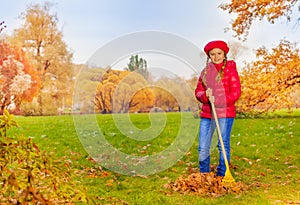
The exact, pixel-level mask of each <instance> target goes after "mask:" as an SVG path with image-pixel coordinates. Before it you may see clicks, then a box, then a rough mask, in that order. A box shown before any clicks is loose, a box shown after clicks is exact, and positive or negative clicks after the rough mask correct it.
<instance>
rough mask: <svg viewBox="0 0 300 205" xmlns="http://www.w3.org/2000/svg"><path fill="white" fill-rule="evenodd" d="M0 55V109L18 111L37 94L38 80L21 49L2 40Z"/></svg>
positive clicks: (0, 42)
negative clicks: (23, 102) (22, 103)
mask: <svg viewBox="0 0 300 205" xmlns="http://www.w3.org/2000/svg"><path fill="white" fill-rule="evenodd" d="M0 53H1V57H0V82H1V84H0V90H1V91H0V99H1V101H0V109H1V111H3V110H4V109H10V110H12V109H13V110H18V108H19V106H20V104H21V102H22V101H31V100H32V98H33V97H34V96H35V95H36V94H37V92H38V89H39V86H40V79H39V77H38V75H37V72H36V71H35V70H34V69H33V68H32V66H31V65H30V63H29V62H28V60H27V59H26V56H25V53H24V52H23V51H22V50H21V49H19V48H16V47H13V46H10V45H8V44H7V43H6V42H5V41H3V40H2V41H0Z"/></svg>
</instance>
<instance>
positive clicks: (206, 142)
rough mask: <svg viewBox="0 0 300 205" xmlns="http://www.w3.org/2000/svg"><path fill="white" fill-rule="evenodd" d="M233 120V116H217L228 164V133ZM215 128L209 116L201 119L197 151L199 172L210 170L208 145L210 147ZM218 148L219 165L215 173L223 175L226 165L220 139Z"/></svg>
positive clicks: (214, 123)
mask: <svg viewBox="0 0 300 205" xmlns="http://www.w3.org/2000/svg"><path fill="white" fill-rule="evenodd" d="M233 121H234V118H219V125H220V130H221V134H222V139H223V142H224V147H225V152H226V156H227V160H228V164H230V133H231V128H232V125H233ZM215 130H216V122H215V120H214V119H210V118H202V119H201V122H200V132H199V146H198V153H199V166H200V172H202V173H207V172H210V147H211V141H212V137H213V134H214V131H215ZM218 139H219V138H218ZM218 149H219V155H220V157H219V165H218V167H217V173H216V175H217V176H224V175H225V171H226V166H225V161H224V156H223V153H222V147H221V144H220V140H218Z"/></svg>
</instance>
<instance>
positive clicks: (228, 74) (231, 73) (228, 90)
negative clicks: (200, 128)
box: [195, 60, 241, 118]
mask: <svg viewBox="0 0 300 205" xmlns="http://www.w3.org/2000/svg"><path fill="white" fill-rule="evenodd" d="M222 65H223V63H221V64H213V63H209V64H208V66H207V68H205V69H207V70H206V86H205V85H204V84H203V79H202V78H203V75H204V72H205V69H204V70H203V71H202V72H201V75H200V77H199V80H198V84H197V87H196V89H195V96H196V98H197V100H199V101H200V102H201V103H202V107H201V113H200V117H203V118H212V111H211V105H210V102H209V100H208V97H207V96H206V92H205V91H206V90H207V88H211V89H212V90H213V96H214V97H215V107H216V112H217V116H218V118H231V117H235V116H236V111H235V105H234V104H235V102H236V101H237V100H238V99H239V97H240V95H241V84H240V79H239V76H238V72H237V70H236V64H235V62H234V61H232V60H229V61H227V63H226V67H225V68H224V70H223V77H222V80H221V81H220V82H218V81H217V80H216V76H217V74H218V71H219V70H220V69H221V68H222Z"/></svg>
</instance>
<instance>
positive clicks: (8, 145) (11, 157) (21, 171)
mask: <svg viewBox="0 0 300 205" xmlns="http://www.w3.org/2000/svg"><path fill="white" fill-rule="evenodd" d="M16 125H17V124H16V122H15V121H14V119H13V115H11V114H9V113H8V111H4V113H3V115H2V116H1V117H0V169H1V172H0V183H1V186H2V187H1V191H0V201H1V202H2V203H7V204H73V203H75V202H88V198H87V195H86V193H85V191H84V188H83V186H82V185H81V183H80V182H79V181H78V180H77V179H78V177H79V173H80V171H79V170H76V169H75V168H72V166H71V165H70V163H68V161H67V160H65V159H56V158H54V157H53V156H50V155H49V154H47V153H45V152H43V151H41V150H40V149H39V148H38V147H37V145H36V144H35V143H34V142H33V141H32V139H31V138H25V137H24V136H18V137H7V136H6V131H7V129H9V128H10V127H11V126H16Z"/></svg>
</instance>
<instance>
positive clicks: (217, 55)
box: [208, 48, 225, 64]
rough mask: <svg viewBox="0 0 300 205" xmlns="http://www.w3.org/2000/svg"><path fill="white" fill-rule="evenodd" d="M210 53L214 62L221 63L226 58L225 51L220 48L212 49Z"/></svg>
mask: <svg viewBox="0 0 300 205" xmlns="http://www.w3.org/2000/svg"><path fill="white" fill-rule="evenodd" d="M208 54H209V58H210V59H211V61H212V62H213V63H214V64H220V63H222V62H223V60H224V59H225V52H224V51H223V50H222V49H220V48H214V49H211V50H210V51H209V53H208Z"/></svg>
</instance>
